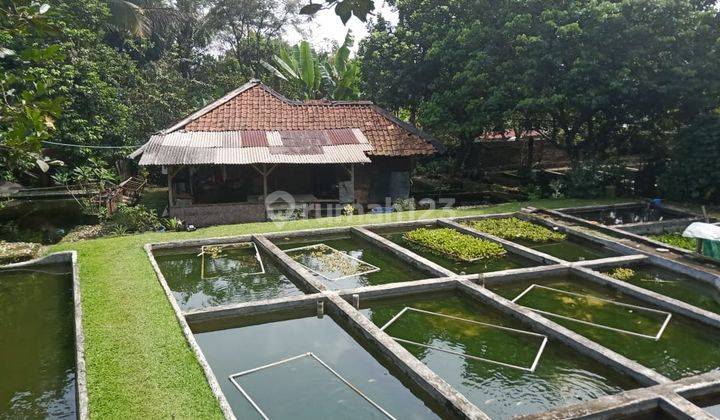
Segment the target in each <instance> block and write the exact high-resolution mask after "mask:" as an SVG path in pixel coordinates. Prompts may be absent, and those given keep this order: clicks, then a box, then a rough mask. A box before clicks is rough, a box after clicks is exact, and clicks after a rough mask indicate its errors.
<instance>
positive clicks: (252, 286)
mask: <svg viewBox="0 0 720 420" xmlns="http://www.w3.org/2000/svg"><path fill="white" fill-rule="evenodd" d="M153 256H154V257H155V260H156V261H157V263H158V266H159V267H160V271H161V272H162V273H163V276H164V277H165V280H166V281H167V283H168V286H169V287H170V290H172V292H173V295H174V296H175V299H176V300H177V302H178V304H179V305H180V308H182V309H183V310H186V311H187V310H191V309H198V308H206V307H211V306H219V305H225V304H230V303H240V302H250V301H256V300H262V299H273V298H281V297H288V296H295V295H301V294H303V292H302V291H301V290H300V289H298V288H297V287H296V286H295V284H293V283H292V282H291V281H290V279H289V278H288V277H287V276H286V275H285V273H284V272H283V271H282V270H280V268H279V267H278V266H277V265H275V263H274V262H273V261H272V260H271V259H270V257H269V256H267V255H264V254H262V253H260V258H261V259H262V266H261V265H260V264H259V261H258V260H257V259H256V258H255V248H254V247H251V248H247V247H239V246H238V247H225V248H221V249H219V250H216V249H215V248H212V246H211V247H210V248H208V247H206V249H205V252H203V249H202V248H200V247H192V248H177V249H166V250H155V251H153ZM263 269H264V272H262V270H263Z"/></svg>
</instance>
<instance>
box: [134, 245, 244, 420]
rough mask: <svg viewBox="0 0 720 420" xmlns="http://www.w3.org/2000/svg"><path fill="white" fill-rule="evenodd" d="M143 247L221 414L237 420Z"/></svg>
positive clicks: (157, 267) (154, 263)
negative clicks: (218, 405)
mask: <svg viewBox="0 0 720 420" xmlns="http://www.w3.org/2000/svg"><path fill="white" fill-rule="evenodd" d="M144 248H145V252H146V253H147V256H148V258H149V259H150V264H151V265H152V267H153V270H155V275H156V276H157V279H158V282H160V286H161V287H162V289H163V291H164V292H165V297H166V298H167V300H168V302H169V303H170V306H171V307H172V309H173V312H175V318H176V319H177V321H178V324H180V329H181V330H182V332H183V335H184V336H185V340H187V343H188V345H189V346H190V348H191V349H192V351H193V353H195V358H196V359H197V361H198V363H199V364H200V367H201V368H202V370H203V372H204V373H205V379H206V380H207V382H208V385H209V386H210V390H211V391H212V393H213V395H214V396H215V399H217V401H218V403H219V404H220V410H221V411H222V413H223V415H224V416H225V418H226V419H227V420H237V419H236V417H235V414H233V411H232V408H230V404H229V403H228V401H227V399H226V398H225V394H223V392H222V390H221V389H220V383H219V382H218V380H217V378H216V377H215V373H213V371H212V368H211V367H210V364H209V363H208V361H207V359H205V354H204V353H203V351H202V349H201V348H200V346H199V345H198V343H197V341H196V340H195V336H194V335H193V332H192V331H191V330H190V326H189V325H188V323H187V320H186V319H185V317H184V316H183V313H182V310H180V305H178V303H177V301H176V300H175V297H174V296H173V294H172V291H171V290H170V286H168V284H167V281H166V280H165V276H164V275H163V273H162V271H160V266H158V264H157V261H155V257H154V256H153V253H152V245H151V244H146V245H145V246H144Z"/></svg>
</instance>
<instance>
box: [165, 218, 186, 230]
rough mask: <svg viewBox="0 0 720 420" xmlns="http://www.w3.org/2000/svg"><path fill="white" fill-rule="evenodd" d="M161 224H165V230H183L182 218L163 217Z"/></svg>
mask: <svg viewBox="0 0 720 420" xmlns="http://www.w3.org/2000/svg"><path fill="white" fill-rule="evenodd" d="M162 224H163V226H165V229H167V230H174V231H181V230H183V222H182V220H180V219H178V218H177V217H171V218H169V219H164V220H163V222H162Z"/></svg>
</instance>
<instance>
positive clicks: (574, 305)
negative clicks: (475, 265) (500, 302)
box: [513, 284, 672, 340]
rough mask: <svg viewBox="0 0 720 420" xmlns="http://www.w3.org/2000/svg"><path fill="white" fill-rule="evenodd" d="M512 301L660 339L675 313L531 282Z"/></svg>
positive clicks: (598, 325) (545, 313)
mask: <svg viewBox="0 0 720 420" xmlns="http://www.w3.org/2000/svg"><path fill="white" fill-rule="evenodd" d="M513 302H515V303H517V304H518V305H521V306H524V307H526V308H528V309H531V310H533V311H535V312H538V313H541V314H544V315H548V316H552V317H557V318H561V319H565V320H568V321H572V322H578V323H581V324H585V325H590V326H593V327H597V328H603V329H606V330H610V331H615V332H618V333H622V334H630V335H634V336H637V337H642V338H649V339H652V340H659V339H660V337H661V336H662V333H663V331H665V328H666V327H667V325H668V322H670V318H672V314H671V313H669V312H665V311H660V310H657V309H652V308H644V307H642V306H637V305H631V304H628V303H622V302H615V301H613V300H609V299H601V298H599V297H595V296H591V295H584V294H580V293H574V292H568V291H566V290H560V289H555V288H552V287H547V286H542V285H539V284H532V285H530V287H528V288H527V289H525V290H524V291H523V292H522V293H520V294H519V295H518V296H517V297H516V298H515V299H513Z"/></svg>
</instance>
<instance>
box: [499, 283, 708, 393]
mask: <svg viewBox="0 0 720 420" xmlns="http://www.w3.org/2000/svg"><path fill="white" fill-rule="evenodd" d="M533 284H536V285H541V286H546V287H551V288H554V289H559V290H563V291H566V292H571V293H577V294H582V295H590V296H593V297H595V298H598V299H589V300H587V299H586V300H585V301H583V300H582V299H577V298H576V297H575V296H573V295H566V294H565V295H564V294H562V293H557V294H556V295H554V296H553V294H552V293H547V294H533V295H531V300H529V301H528V300H525V299H524V298H521V299H519V300H518V303H519V304H523V305H524V304H529V306H530V307H531V308H532V307H538V306H539V305H542V308H543V310H545V311H547V312H551V313H556V314H562V315H567V316H569V317H571V318H575V319H580V320H582V321H585V322H590V323H595V324H600V325H606V326H611V327H615V328H619V329H623V330H627V331H634V332H642V333H644V332H647V333H649V334H650V335H653V334H654V332H657V331H658V329H659V328H660V327H661V323H660V319H658V320H657V322H654V321H653V320H652V316H650V313H649V312H648V311H646V310H633V311H632V312H630V311H629V310H627V308H625V309H621V308H622V307H619V306H618V305H616V304H615V303H613V302H618V303H625V304H630V305H636V306H639V307H643V308H649V309H656V310H659V308H657V307H655V306H653V305H651V304H649V303H645V302H642V301H639V300H637V299H634V298H631V297H629V296H626V295H624V294H622V293H621V292H619V291H616V290H614V289H611V288H608V287H601V286H598V285H596V284H594V283H591V282H590V281H588V280H584V279H582V278H580V277H576V276H552V277H546V278H536V279H529V280H520V281H511V282H507V283H500V284H495V285H489V286H488V287H489V288H490V289H491V290H493V291H494V292H496V293H498V294H499V295H501V296H503V297H506V298H508V299H511V300H512V299H514V298H516V297H517V296H518V295H520V294H521V293H522V292H523V291H525V290H526V289H527V288H528V287H530V286H532V285H533ZM606 300H609V301H613V302H607V301H606ZM546 317H547V318H548V319H551V320H552V321H554V322H556V323H558V324H560V325H563V326H565V327H567V328H569V329H571V330H573V331H575V332H577V333H579V334H582V335H584V336H585V337H587V338H589V339H591V340H593V341H595V342H597V343H598V344H600V345H603V346H605V347H607V348H609V349H611V350H614V351H616V352H618V353H620V354H622V355H624V356H626V357H628V358H630V359H632V360H635V361H637V362H638V363H640V364H642V365H645V366H647V367H649V368H651V369H654V370H656V371H657V372H659V373H660V374H662V375H665V376H667V377H668V378H671V379H680V378H684V377H687V376H692V375H697V374H700V373H704V372H708V371H712V370H716V369H718V367H720V331H718V330H717V329H714V328H711V327H708V326H706V325H704V324H701V323H699V322H697V321H693V320H691V319H688V318H686V317H683V316H680V315H677V314H674V313H673V314H672V317H671V319H670V321H669V322H668V323H667V327H666V328H665V330H664V331H663V332H662V335H661V336H660V338H659V339H658V340H654V339H651V338H644V337H638V336H636V335H631V334H627V333H623V332H618V331H612V330H608V329H603V328H599V327H597V326H593V325H587V324H582V323H579V322H577V321H574V320H567V319H561V318H559V317H556V316H549V315H548V316H546Z"/></svg>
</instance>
